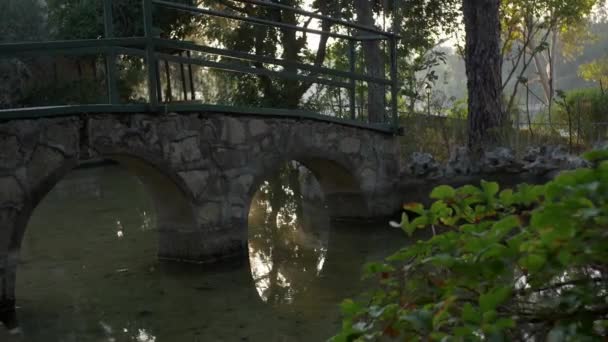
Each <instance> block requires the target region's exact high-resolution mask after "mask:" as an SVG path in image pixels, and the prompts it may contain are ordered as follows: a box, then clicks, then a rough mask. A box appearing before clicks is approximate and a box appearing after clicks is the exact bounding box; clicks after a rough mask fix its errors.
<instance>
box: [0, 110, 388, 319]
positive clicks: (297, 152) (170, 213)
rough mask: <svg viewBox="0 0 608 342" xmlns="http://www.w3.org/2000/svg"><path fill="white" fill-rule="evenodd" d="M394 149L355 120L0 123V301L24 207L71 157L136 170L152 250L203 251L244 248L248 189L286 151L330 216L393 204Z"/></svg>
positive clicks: (202, 117)
mask: <svg viewBox="0 0 608 342" xmlns="http://www.w3.org/2000/svg"><path fill="white" fill-rule="evenodd" d="M397 149H398V144H397V143H396V139H394V137H392V136H390V135H387V134H383V133H380V132H376V131H371V130H365V129H360V128H356V127H350V126H345V125H339V124H332V123H327V122H320V121H314V120H297V119H284V118H261V117H253V116H227V115H222V114H214V113H193V114H180V115H177V114H168V115H147V114H120V115H118V114H99V115H89V116H78V117H66V118H47V119H38V120H19V121H9V122H4V123H0V291H1V292H0V311H2V310H5V311H6V309H3V307H4V308H9V309H10V308H12V307H13V305H14V284H15V274H16V265H17V259H18V253H19V247H20V243H21V239H22V237H23V234H24V232H25V229H26V226H27V222H28V219H29V217H30V215H31V214H32V212H33V210H34V208H35V207H36V205H37V204H38V203H39V202H40V201H41V200H42V199H43V197H44V196H45V195H46V193H48V191H50V190H51V189H52V187H53V186H54V185H55V184H56V183H57V182H58V181H59V180H61V178H62V177H64V176H65V175H66V174H67V173H68V172H69V171H70V170H72V169H73V168H74V167H76V166H77V165H78V164H79V163H80V162H81V161H83V160H88V159H92V158H106V159H112V160H115V161H118V162H120V163H121V164H123V165H124V166H126V167H127V168H129V169H130V170H132V171H133V173H134V174H135V175H136V176H138V177H140V179H141V180H142V181H143V183H144V184H145V185H146V187H147V188H148V190H149V193H150V194H151V196H152V200H153V203H154V204H155V208H156V212H157V216H158V229H159V233H160V239H159V256H160V257H162V258H166V259H175V260H187V261H196V262H213V261H216V260H220V259H224V258H229V257H245V255H246V252H247V216H248V212H249V205H250V202H251V198H252V197H253V194H254V193H255V191H256V190H257V188H258V187H259V185H260V182H261V181H262V180H263V179H264V177H267V176H269V175H270V174H272V173H273V172H276V171H277V170H278V169H279V168H280V166H281V165H282V164H283V163H285V162H287V161H290V160H297V161H299V162H300V163H302V164H303V165H305V166H306V167H308V168H309V169H310V170H311V171H312V172H313V173H314V175H315V176H316V177H317V179H318V181H319V183H320V184H321V186H322V188H323V191H324V193H325V197H326V199H327V201H328V205H329V207H330V212H331V214H332V216H334V217H336V218H338V217H357V218H365V217H376V216H386V215H389V214H391V213H393V212H394V211H395V210H398V208H399V201H398V199H397V198H395V197H394V196H396V194H395V193H394V189H395V186H396V184H397V181H398V176H399V170H400V167H399V161H398V156H399V153H398V150H397Z"/></svg>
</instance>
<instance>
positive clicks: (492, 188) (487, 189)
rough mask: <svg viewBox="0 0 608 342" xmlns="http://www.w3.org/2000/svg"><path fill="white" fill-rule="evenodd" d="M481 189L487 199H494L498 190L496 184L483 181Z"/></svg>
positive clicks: (498, 187)
mask: <svg viewBox="0 0 608 342" xmlns="http://www.w3.org/2000/svg"><path fill="white" fill-rule="evenodd" d="M481 188H482V189H483V192H484V194H486V196H488V197H494V196H495V195H496V194H497V193H498V191H499V190H500V186H499V185H498V183H496V182H486V181H484V180H482V181H481Z"/></svg>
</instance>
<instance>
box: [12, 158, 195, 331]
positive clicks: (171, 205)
mask: <svg viewBox="0 0 608 342" xmlns="http://www.w3.org/2000/svg"><path fill="white" fill-rule="evenodd" d="M96 157H97V158H98V159H100V160H110V161H114V162H117V163H118V164H120V165H121V166H123V167H125V168H126V169H127V170H128V171H129V172H130V173H131V174H132V175H133V176H135V177H137V178H138V179H139V180H140V181H141V182H142V184H143V185H144V188H145V189H146V192H147V193H148V196H150V199H151V202H152V204H153V206H154V209H155V212H156V218H157V219H156V225H157V229H158V256H159V258H160V259H169V260H172V259H180V260H181V259H182V258H181V254H180V251H177V250H176V248H175V247H174V244H173V243H172V242H173V241H172V238H174V236H175V234H174V233H175V232H179V231H182V230H185V229H188V230H193V229H196V228H197V223H196V219H195V215H194V207H193V199H192V194H191V192H190V189H189V188H188V187H187V186H186V185H185V183H184V182H183V181H182V180H181V178H180V177H179V175H178V174H177V173H174V172H172V171H171V170H170V169H168V168H167V167H165V166H163V162H162V160H158V159H157V158H153V157H152V158H151V157H150V156H149V155H146V154H145V153H138V152H135V151H128V150H124V149H119V148H104V149H101V150H100V151H98V154H96ZM34 159H35V158H34ZM34 159H33V160H30V161H29V162H28V164H26V168H27V167H28V166H32V165H33V163H38V161H37V160H34ZM80 164H81V160H80V159H79V158H78V157H70V158H65V159H64V160H62V161H57V162H55V163H50V164H49V165H48V166H47V167H46V168H41V169H39V170H38V171H37V172H30V170H28V172H27V173H28V176H29V177H28V178H27V181H28V185H26V186H24V185H22V188H23V189H24V191H23V193H22V194H21V196H20V197H21V199H20V202H21V206H20V208H15V209H13V210H11V211H9V212H8V213H7V212H6V211H4V212H3V211H2V210H0V225H4V227H0V238H1V239H2V244H0V321H1V322H7V325H11V321H14V320H15V315H14V306H15V292H16V288H15V284H16V276H17V266H18V260H19V253H20V250H21V244H22V241H23V238H24V236H25V233H26V231H27V226H28V223H29V220H30V218H31V216H32V214H33V213H34V211H35V209H36V207H37V206H38V205H39V204H40V202H41V201H42V200H43V199H44V198H45V197H46V195H47V194H48V193H49V192H50V191H51V190H52V189H53V188H54V187H55V186H56V185H57V183H59V182H60V181H61V180H62V179H64V178H65V177H66V176H67V174H68V173H69V172H71V171H72V170H74V169H75V168H77V167H78V166H79V165H80ZM34 175H35V176H34ZM18 178H19V177H18V176H15V179H18Z"/></svg>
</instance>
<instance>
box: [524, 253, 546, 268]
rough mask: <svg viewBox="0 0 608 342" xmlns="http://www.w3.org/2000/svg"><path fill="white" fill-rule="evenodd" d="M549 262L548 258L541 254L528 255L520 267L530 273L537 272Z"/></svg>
mask: <svg viewBox="0 0 608 342" xmlns="http://www.w3.org/2000/svg"><path fill="white" fill-rule="evenodd" d="M546 262H547V256H546V255H544V254H540V253H533V254H528V255H527V256H525V257H523V258H521V259H520V261H519V263H520V265H521V266H522V267H523V268H525V269H527V270H528V271H529V272H537V271H539V270H540V269H541V268H543V266H544V265H545V263H546Z"/></svg>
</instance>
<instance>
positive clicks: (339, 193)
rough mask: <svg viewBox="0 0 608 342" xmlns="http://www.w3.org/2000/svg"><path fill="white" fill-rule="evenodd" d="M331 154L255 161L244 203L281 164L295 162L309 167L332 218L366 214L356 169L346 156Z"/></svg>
mask: <svg viewBox="0 0 608 342" xmlns="http://www.w3.org/2000/svg"><path fill="white" fill-rule="evenodd" d="M332 157H333V158H331V159H330V158H322V157H317V156H314V155H307V154H303V155H294V156H287V157H285V158H276V159H271V160H263V161H260V162H258V165H256V166H257V167H256V169H255V172H254V177H253V182H252V185H251V187H250V188H249V191H248V194H247V197H248V204H249V205H250V204H251V199H252V198H253V196H254V194H255V193H256V191H257V190H258V189H259V187H260V185H261V184H262V182H263V181H264V180H265V179H266V178H267V177H268V176H270V175H274V174H276V173H277V172H278V170H280V169H281V167H282V166H283V165H286V164H287V163H289V162H291V161H295V162H297V163H299V164H301V165H303V166H304V167H305V168H307V169H308V170H310V172H311V173H312V174H313V175H314V178H315V179H316V180H317V181H318V183H319V184H320V186H321V190H322V192H323V197H324V199H325V204H326V205H327V207H328V210H329V215H330V217H331V218H332V219H340V218H344V217H348V218H354V217H369V214H370V212H369V206H368V203H367V199H366V195H365V193H364V191H363V190H362V188H361V184H362V179H360V176H359V175H358V174H357V173H358V172H357V169H356V168H355V167H354V165H352V163H351V162H349V160H348V158H346V157H342V156H340V154H336V156H332ZM246 209H247V210H246V211H247V212H249V208H246Z"/></svg>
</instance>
